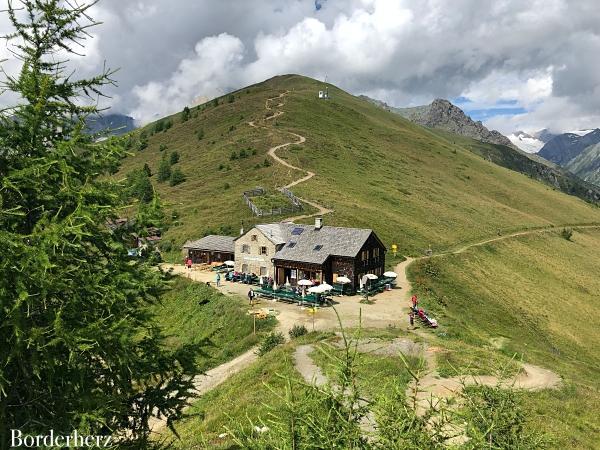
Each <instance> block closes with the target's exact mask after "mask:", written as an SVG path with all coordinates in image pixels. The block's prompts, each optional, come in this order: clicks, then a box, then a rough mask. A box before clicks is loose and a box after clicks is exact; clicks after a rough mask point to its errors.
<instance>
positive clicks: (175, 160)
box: [169, 151, 179, 165]
mask: <svg viewBox="0 0 600 450" xmlns="http://www.w3.org/2000/svg"><path fill="white" fill-rule="evenodd" d="M169 162H170V163H171V165H173V164H177V163H178V162H179V153H177V151H174V152H173V153H171V156H170V157H169Z"/></svg>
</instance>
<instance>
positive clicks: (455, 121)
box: [360, 95, 513, 147]
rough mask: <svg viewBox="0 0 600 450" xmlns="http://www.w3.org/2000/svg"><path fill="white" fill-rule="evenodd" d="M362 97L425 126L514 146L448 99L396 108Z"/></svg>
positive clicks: (504, 137)
mask: <svg viewBox="0 0 600 450" xmlns="http://www.w3.org/2000/svg"><path fill="white" fill-rule="evenodd" d="M360 97H361V98H364V99H365V100H367V101H371V102H372V103H374V104H376V105H378V106H380V107H381V108H384V109H386V110H388V111H390V112H393V113H396V114H399V115H401V116H402V117H404V118H405V119H408V120H410V121H411V122H413V123H416V124H418V125H421V126H424V127H428V128H438V129H442V130H445V131H450V132H452V133H455V134H459V135H461V136H466V137H470V138H473V139H477V140H479V141H482V142H487V143H490V144H500V145H506V146H508V147H512V146H513V144H512V142H511V141H510V140H509V139H508V138H507V137H506V136H504V135H503V134H501V133H500V132H498V131H496V130H489V129H487V128H486V127H485V126H484V125H483V124H482V123H481V122H480V121H474V120H473V119H471V118H470V117H469V116H467V115H466V114H465V113H464V111H463V110H462V109H460V108H459V107H458V106H456V105H454V104H452V103H451V102H450V101H448V100H446V99H442V98H437V99H435V100H433V102H431V103H430V104H429V105H421V106H414V107H409V108H396V107H392V106H389V105H388V104H386V103H385V102H382V101H381V100H376V99H371V98H370V97H368V96H366V95H363V96H360Z"/></svg>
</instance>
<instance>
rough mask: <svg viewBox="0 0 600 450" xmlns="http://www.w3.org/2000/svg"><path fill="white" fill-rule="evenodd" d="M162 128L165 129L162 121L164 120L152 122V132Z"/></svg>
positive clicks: (159, 130)
mask: <svg viewBox="0 0 600 450" xmlns="http://www.w3.org/2000/svg"><path fill="white" fill-rule="evenodd" d="M164 129H165V122H164V120H159V121H158V122H156V123H155V124H154V128H153V133H160V132H161V131H163V130H164Z"/></svg>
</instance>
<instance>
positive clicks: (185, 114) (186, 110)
mask: <svg viewBox="0 0 600 450" xmlns="http://www.w3.org/2000/svg"><path fill="white" fill-rule="evenodd" d="M189 118H190V108H188V107H187V106H186V107H185V108H183V111H182V112H181V121H182V122H187V121H188V120H189Z"/></svg>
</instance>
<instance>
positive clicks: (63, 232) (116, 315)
mask: <svg viewBox="0 0 600 450" xmlns="http://www.w3.org/2000/svg"><path fill="white" fill-rule="evenodd" d="M90 7H91V5H90V4H87V5H80V4H73V3H68V2H62V1H59V0H23V1H21V4H20V5H19V8H22V9H23V11H17V10H16V7H14V6H13V4H12V3H9V6H8V15H9V18H10V21H11V23H12V25H13V27H14V29H15V32H14V33H13V34H11V35H10V36H8V38H9V43H11V42H12V43H14V46H13V48H12V49H13V50H14V51H15V52H16V54H17V56H18V58H19V60H20V61H21V62H22V67H21V70H20V72H19V73H18V75H16V76H15V77H12V76H9V75H6V74H4V76H5V79H4V81H3V83H2V84H3V86H2V87H3V89H6V90H8V91H11V92H13V93H15V94H16V95H17V96H18V97H19V98H20V101H19V104H18V105H16V106H14V107H11V108H8V109H5V110H4V111H2V112H1V113H0V198H1V201H0V246H1V247H2V258H1V259H0V323H2V327H1V328H0V341H1V342H2V345H1V346H0V448H7V446H8V445H9V443H10V438H9V433H10V429H20V430H21V431H22V432H23V433H24V434H47V433H48V431H49V430H50V429H52V430H54V432H55V433H56V434H65V435H66V434H70V433H72V432H73V430H78V431H79V432H80V433H81V434H98V435H101V434H110V435H112V436H119V437H120V438H119V439H120V442H119V447H121V448H123V447H129V448H133V447H135V448H149V447H150V446H151V445H150V442H149V441H148V435H149V425H148V421H149V419H150V417H151V416H152V415H153V414H157V413H158V414H160V415H161V416H163V417H166V418H167V424H168V425H169V426H170V425H171V424H172V421H173V420H174V419H176V418H178V417H180V416H181V415H182V410H183V407H184V404H185V399H186V398H187V397H189V396H190V394H191V392H192V387H193V386H192V382H191V381H190V375H191V374H192V371H193V369H194V366H193V359H194V356H193V354H194V353H195V351H196V350H195V349H194V348H186V347H180V348H177V349H167V347H165V346H164V345H163V337H162V335H161V332H160V331H159V329H158V328H156V327H155V326H154V325H153V321H152V317H151V316H150V314H149V313H148V307H147V306H148V304H151V303H153V302H156V301H157V299H158V298H159V296H160V295H161V293H162V292H163V291H164V288H165V284H164V281H163V276H162V275H161V273H160V272H159V271H156V270H151V268H150V267H149V266H148V265H147V264H146V263H144V262H143V261H141V260H130V259H128V258H127V252H126V249H127V247H126V244H125V238H127V234H128V233H129V230H128V229H125V227H120V228H119V227H117V228H114V227H113V229H111V227H109V226H108V224H109V223H110V222H112V221H114V219H116V218H117V214H118V212H119V211H120V210H121V209H122V208H123V206H125V199H124V198H123V196H122V195H120V194H119V192H120V191H122V186H120V185H118V184H117V183H116V182H114V181H111V179H110V178H109V177H107V176H106V175H108V174H110V173H112V172H113V171H114V169H115V168H116V167H118V164H119V162H120V160H121V159H122V158H123V157H124V155H125V149H124V146H123V143H122V142H121V141H120V140H118V139H115V138H109V139H107V140H105V141H102V142H93V141H92V139H91V138H90V137H89V136H86V135H85V134H84V133H83V130H84V128H85V118H86V117H87V116H88V115H90V114H95V113H97V112H98V109H97V107H96V106H95V105H96V102H97V97H98V96H100V95H102V94H101V90H102V87H103V86H106V85H108V84H112V83H113V81H112V79H111V75H112V73H113V72H112V71H110V70H105V71H104V72H103V73H101V74H99V75H97V76H95V77H92V78H89V79H75V77H74V76H73V74H72V73H71V72H70V71H68V70H67V69H66V67H67V61H65V60H62V59H61V58H60V56H59V53H57V51H56V50H57V49H59V48H60V49H61V52H64V54H69V53H75V52H74V50H73V47H74V46H76V45H77V44H80V43H81V42H82V40H83V39H84V38H85V36H86V35H87V34H88V32H89V31H88V30H89V27H90V26H93V25H95V22H94V21H93V19H91V18H90V17H89V13H90ZM140 172H143V171H140ZM145 178H146V179H147V177H145ZM157 202H158V199H157V198H155V199H154V200H153V201H152V202H150V203H149V204H148V206H147V208H148V209H149V210H150V211H153V213H152V214H154V213H155V212H156V210H155V209H154V208H155V206H158V205H157ZM152 214H149V217H150V220H154V218H152Z"/></svg>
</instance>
